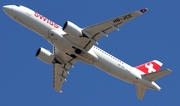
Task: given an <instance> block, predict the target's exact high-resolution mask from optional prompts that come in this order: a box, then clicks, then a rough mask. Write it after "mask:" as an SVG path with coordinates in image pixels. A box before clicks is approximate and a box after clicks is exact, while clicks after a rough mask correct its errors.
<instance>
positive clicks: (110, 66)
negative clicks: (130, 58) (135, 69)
mask: <svg viewBox="0 0 180 106" xmlns="http://www.w3.org/2000/svg"><path fill="white" fill-rule="evenodd" d="M98 59H99V61H98V62H94V63H93V65H95V66H96V67H97V68H99V69H101V70H103V71H104V72H106V73H108V74H109V75H111V76H113V77H116V78H118V79H121V80H123V81H126V82H129V83H137V81H136V80H137V79H136V78H135V76H133V75H132V74H131V73H130V72H128V71H126V70H125V69H123V68H121V67H120V66H118V63H117V64H116V63H115V62H111V61H110V59H111V58H108V57H107V58H104V56H103V55H102V54H101V55H98Z"/></svg>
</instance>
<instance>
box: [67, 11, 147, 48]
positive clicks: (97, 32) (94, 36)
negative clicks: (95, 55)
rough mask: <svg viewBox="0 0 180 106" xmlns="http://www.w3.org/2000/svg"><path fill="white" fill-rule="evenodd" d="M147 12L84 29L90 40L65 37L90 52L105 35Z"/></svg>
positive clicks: (138, 12)
mask: <svg viewBox="0 0 180 106" xmlns="http://www.w3.org/2000/svg"><path fill="white" fill-rule="evenodd" d="M146 11H147V8H145V9H142V10H139V11H134V12H131V13H128V14H125V15H122V16H119V17H116V18H113V19H110V20H107V21H104V22H101V23H98V24H95V25H91V26H88V27H85V28H83V33H84V34H85V35H88V36H89V37H90V38H86V37H72V36H70V35H68V34H65V35H64V37H65V38H67V39H68V40H70V41H71V42H72V43H74V44H76V45H77V46H79V47H80V48H83V49H85V50H87V51H88V50H89V49H90V48H91V47H92V46H93V45H94V44H96V43H97V41H98V40H99V38H101V37H102V36H105V35H106V36H107V35H108V33H110V32H112V31H113V30H118V28H119V27H121V26H122V25H123V24H124V23H126V22H128V21H130V20H131V19H133V18H135V17H138V16H140V15H141V14H143V13H144V12H146Z"/></svg>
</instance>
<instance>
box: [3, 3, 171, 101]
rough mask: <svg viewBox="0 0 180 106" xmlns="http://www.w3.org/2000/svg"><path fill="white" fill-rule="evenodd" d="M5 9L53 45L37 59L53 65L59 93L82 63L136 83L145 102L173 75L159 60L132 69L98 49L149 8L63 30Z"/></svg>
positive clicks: (29, 13) (18, 9) (34, 15)
mask: <svg viewBox="0 0 180 106" xmlns="http://www.w3.org/2000/svg"><path fill="white" fill-rule="evenodd" d="M3 10H4V12H5V13H6V14H7V15H8V16H9V17H11V18H12V19H13V20H15V21H17V22H18V23H20V24H22V25H23V26H25V27H27V28H29V29H30V30H32V31H34V32H36V33H38V34H39V35H41V36H42V37H43V38H45V39H46V40H47V41H48V42H50V43H51V44H52V45H53V53H51V52H50V51H49V50H46V49H45V48H42V47H40V48H39V49H38V50H37V52H36V57H37V58H38V59H40V60H41V61H43V62H45V63H48V64H52V65H53V88H54V89H55V90H56V91H58V92H61V88H62V84H63V83H64V82H65V81H66V76H67V74H69V71H68V70H69V68H71V67H73V65H74V64H75V63H76V62H78V61H81V62H84V63H87V64H91V65H93V66H95V67H97V68H99V69H101V70H103V71H104V72H106V73H108V74H110V75H112V76H114V77H116V78H118V79H121V80H123V81H126V82H128V83H131V84H134V85H135V86H136V94H137V97H138V98H139V99H141V100H142V99H143V97H144V94H145V92H146V89H147V88H148V89H153V90H159V91H160V90H161V88H160V87H159V86H158V85H157V84H156V83H155V82H154V81H155V80H157V79H159V78H161V77H163V76H165V75H167V74H169V73H171V72H172V71H171V70H170V69H164V70H161V71H159V69H160V68H161V66H162V65H163V64H162V62H160V61H158V60H152V61H150V62H147V63H144V64H141V65H139V66H135V67H132V66H130V65H128V64H127V63H125V62H123V61H121V60H119V59H118V58H116V57H114V56H113V55H111V54H109V53H107V52H105V51H104V50H102V49H100V48H99V47H97V46H95V45H96V44H98V43H97V42H98V40H99V39H100V38H101V37H102V36H108V33H110V32H111V31H113V30H119V27H121V26H122V25H123V24H125V23H126V22H128V21H130V20H131V19H133V18H135V17H138V16H140V15H142V14H143V13H145V12H146V11H147V8H144V9H141V10H139V11H134V12H130V13H128V14H125V15H122V16H119V17H116V18H113V19H110V20H107V21H104V22H101V23H98V24H94V25H91V26H88V27H85V28H80V27H79V26H77V25H76V24H74V23H72V22H70V21H67V22H65V24H64V25H63V26H62V27H61V26H60V25H58V24H56V23H55V22H53V21H51V20H50V19H48V18H46V17H44V16H43V15H41V14H39V13H38V12H36V11H33V10H31V9H29V8H27V7H25V6H22V5H5V6H3Z"/></svg>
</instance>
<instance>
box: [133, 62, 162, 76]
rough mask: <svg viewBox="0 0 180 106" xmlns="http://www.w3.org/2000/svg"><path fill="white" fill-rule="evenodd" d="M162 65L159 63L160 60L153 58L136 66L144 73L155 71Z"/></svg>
mask: <svg viewBox="0 0 180 106" xmlns="http://www.w3.org/2000/svg"><path fill="white" fill-rule="evenodd" d="M162 65H163V63H161V62H160V61H158V60H153V61H150V62H147V63H144V64H141V65H139V66H136V68H137V69H139V70H141V71H142V72H144V73H145V74H149V73H152V72H157V71H158V70H159V69H160V68H161V66H162Z"/></svg>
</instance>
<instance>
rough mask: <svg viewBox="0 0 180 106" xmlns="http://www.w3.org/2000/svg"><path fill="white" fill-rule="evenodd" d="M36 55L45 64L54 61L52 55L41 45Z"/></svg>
mask: <svg viewBox="0 0 180 106" xmlns="http://www.w3.org/2000/svg"><path fill="white" fill-rule="evenodd" d="M36 57H37V58H38V59H39V60H41V61H43V62H45V63H47V64H52V63H53V61H54V55H53V54H52V53H51V52H50V51H48V50H46V49H44V48H42V47H40V48H39V49H38V50H37V52H36Z"/></svg>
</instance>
